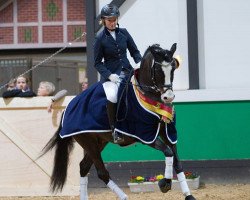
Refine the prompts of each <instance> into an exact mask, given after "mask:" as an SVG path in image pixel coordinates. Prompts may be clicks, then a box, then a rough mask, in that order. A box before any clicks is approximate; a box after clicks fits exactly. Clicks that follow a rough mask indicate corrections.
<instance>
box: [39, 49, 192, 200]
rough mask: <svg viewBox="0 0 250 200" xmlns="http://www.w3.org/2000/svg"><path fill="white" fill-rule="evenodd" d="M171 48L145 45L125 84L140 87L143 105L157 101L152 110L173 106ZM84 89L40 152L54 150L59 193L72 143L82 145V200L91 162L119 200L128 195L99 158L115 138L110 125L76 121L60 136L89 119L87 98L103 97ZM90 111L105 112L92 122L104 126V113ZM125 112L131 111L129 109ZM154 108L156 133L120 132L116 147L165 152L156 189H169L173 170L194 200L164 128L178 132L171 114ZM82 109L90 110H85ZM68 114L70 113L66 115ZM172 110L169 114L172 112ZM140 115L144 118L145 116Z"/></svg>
mask: <svg viewBox="0 0 250 200" xmlns="http://www.w3.org/2000/svg"><path fill="white" fill-rule="evenodd" d="M175 51H176V44H173V45H172V47H171V49H170V50H166V49H163V48H161V47H160V45H157V44H154V45H152V46H150V47H148V49H147V50H146V51H145V53H144V56H143V59H142V61H141V66H140V68H139V69H137V70H136V71H135V73H134V76H133V78H132V79H133V82H129V81H128V82H126V83H125V86H124V89H123V91H126V90H127V88H128V87H130V88H132V91H133V88H137V91H139V93H140V94H141V95H143V97H144V100H145V99H147V100H149V101H148V102H146V104H147V105H148V104H150V103H149V102H153V103H154V102H157V105H155V106H153V107H154V108H159V107H163V108H165V107H167V109H168V108H169V107H168V106H167V105H172V104H171V102H172V101H173V99H174V93H173V89H172V83H173V78H174V71H175V69H176V68H177V67H178V66H179V63H178V61H177V60H176V59H175V58H174V57H173V55H174V53H175ZM100 85H101V83H97V86H95V89H96V88H97V87H98V86H100ZM101 87H102V85H101ZM88 90H90V91H88ZM88 90H86V91H84V92H83V93H81V94H79V95H78V96H76V97H75V98H74V99H73V100H72V101H71V102H70V103H69V105H68V106H67V108H66V110H65V112H64V116H63V117H62V121H61V123H60V126H59V128H58V130H57V131H56V133H55V135H54V136H53V137H52V138H51V139H50V141H49V142H48V143H47V145H46V146H45V147H44V149H43V151H42V155H44V154H45V153H47V152H48V151H49V150H51V149H52V148H54V147H55V148H56V151H55V157H54V169H53V173H52V177H51V189H52V191H53V192H57V191H58V190H62V189H63V186H64V184H65V181H66V177H67V168H68V163H69V154H70V152H71V150H72V149H73V143H74V141H76V142H77V143H78V144H79V145H80V146H81V147H82V148H83V149H84V154H85V155H84V158H83V160H82V161H81V162H80V176H81V179H80V199H81V200H87V199H88V194H87V183H88V177H87V174H88V172H89V170H90V168H91V166H92V165H93V164H94V166H95V168H96V170H97V175H98V177H99V178H100V179H101V180H102V181H103V182H104V183H105V184H106V185H107V187H109V188H110V189H111V190H112V191H113V192H114V193H115V194H116V195H117V196H118V198H119V199H120V200H127V199H128V197H127V195H126V194H125V193H124V192H123V191H122V189H121V188H119V186H118V185H117V184H116V183H114V181H113V180H112V179H111V177H110V175H109V172H108V171H107V169H106V167H105V165H104V162H103V160H102V156H101V152H102V150H103V149H104V148H105V146H106V145H107V144H108V143H109V142H113V137H112V133H111V130H110V127H109V128H108V129H105V128H104V130H97V129H91V130H92V131H91V130H90V129H88V128H87V130H85V129H84V128H82V127H79V126H80V125H79V126H77V127H74V128H73V129H72V130H71V129H70V131H68V132H69V135H67V136H65V135H62V132H63V131H65V129H67V127H68V126H69V127H70V128H71V125H72V124H74V123H75V121H80V122H81V123H82V124H90V123H91V121H92V118H91V120H88V121H87V120H84V119H85V118H84V117H85V115H86V113H83V114H82V113H81V112H84V110H83V111H82V108H84V107H87V108H88V106H89V105H87V106H86V104H88V103H89V102H92V103H93V102H94V103H97V104H99V103H98V102H99V99H101V97H100V96H101V95H99V94H98V95H96V96H98V101H97V102H96V101H93V100H89V98H88V97H86V96H88V95H90V93H91V95H93V94H95V90H94V89H91V88H90V89H88ZM101 94H103V91H102V92H101ZM104 94H105V93H104ZM125 96H126V98H125V99H126V100H128V99H133V98H132V96H131V94H129V93H126V92H125ZM99 97H100V98H99ZM97 104H96V105H97ZM100 104H101V103H100ZM129 104H131V103H129ZM78 105H80V107H77V106H78ZM121 105H122V107H123V105H125V107H126V106H127V104H121ZM131 106H132V108H133V106H134V105H133V104H132V105H131ZM104 107H105V106H104ZM94 110H95V111H96V112H97V115H96V116H103V118H102V119H101V120H102V121H101V122H97V123H96V124H102V123H106V122H107V121H108V119H107V115H105V114H104V115H103V114H102V112H101V111H98V109H94ZM127 110H131V108H129V109H127ZM154 110H157V109H154ZM154 110H153V111H152V110H151V111H150V112H151V113H152V114H154V115H155V116H157V117H158V118H157V120H155V121H154V122H153V124H152V126H153V127H155V129H156V132H155V133H153V132H152V133H151V134H153V137H152V138H153V139H151V140H150V141H149V142H144V140H141V139H140V137H139V136H136V135H133V134H128V133H127V132H126V131H121V133H122V134H124V135H123V136H124V142H122V143H120V144H119V145H120V146H127V145H130V144H133V143H135V142H141V143H144V144H147V145H149V146H150V147H152V148H154V149H157V150H160V151H161V152H162V153H163V154H164V156H165V174H164V178H163V179H161V180H160V181H159V183H158V185H159V187H160V190H161V191H162V192H163V193H165V192H167V191H169V190H170V189H171V183H172V178H173V168H174V170H175V172H176V174H177V178H178V180H179V182H180V186H181V189H182V193H183V194H184V196H185V200H195V198H194V197H193V196H192V195H191V193H190V190H189V187H188V185H187V182H186V178H185V175H184V173H183V169H182V165H181V162H180V160H179V158H178V154H177V148H176V143H174V142H171V141H170V139H169V137H168V134H167V132H168V131H170V132H171V130H174V131H172V132H174V134H176V131H175V119H174V114H173V113H170V117H169V113H168V115H166V116H167V117H166V116H165V115H164V114H162V115H161V113H162V110H161V109H160V112H159V113H155V112H154ZM85 112H88V110H87V111H85ZM71 114H72V116H73V117H70V115H71ZM171 114H173V115H172V116H171ZM87 115H89V113H87ZM93 115H94V114H93ZM164 116H165V118H164ZM129 117H130V116H129ZM130 118H131V117H130ZM141 118H142V117H141V116H140V117H137V118H136V117H135V120H134V121H133V126H136V125H137V123H139V120H140V119H141ZM143 118H144V119H145V117H144V116H143ZM164 119H165V120H164ZM126 120H128V119H124V121H126ZM97 121H98V120H97ZM126 123H127V122H126ZM126 123H125V124H126ZM146 124H147V125H148V124H150V123H149V122H148V121H147V122H146ZM108 126H109V125H108ZM140 126H141V125H140ZM146 129H147V128H146ZM142 131H143V130H142ZM147 134H148V133H147ZM145 135H146V133H145ZM42 155H41V156H42Z"/></svg>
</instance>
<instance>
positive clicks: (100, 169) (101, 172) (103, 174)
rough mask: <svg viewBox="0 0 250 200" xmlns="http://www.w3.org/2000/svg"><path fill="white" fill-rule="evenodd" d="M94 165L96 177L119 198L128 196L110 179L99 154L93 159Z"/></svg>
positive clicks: (121, 199) (122, 199)
mask: <svg viewBox="0 0 250 200" xmlns="http://www.w3.org/2000/svg"><path fill="white" fill-rule="evenodd" d="M93 162H94V165H95V167H96V170H97V175H98V177H99V178H100V179H101V180H102V181H103V182H104V183H105V184H106V185H107V186H108V187H109V188H110V189H111V190H112V191H113V192H114V193H115V194H116V195H117V196H118V197H119V199H120V200H127V199H128V196H127V195H126V194H125V193H124V192H123V191H122V190H121V188H119V186H118V185H116V184H115V182H114V181H112V180H111V178H110V176H109V172H108V171H107V169H106V168H105V165H104V163H103V160H102V158H101V154H100V155H99V157H98V158H96V159H93Z"/></svg>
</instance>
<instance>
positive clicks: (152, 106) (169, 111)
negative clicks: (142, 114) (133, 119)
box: [132, 79, 174, 123]
mask: <svg viewBox="0 0 250 200" xmlns="http://www.w3.org/2000/svg"><path fill="white" fill-rule="evenodd" d="M132 81H133V83H135V79H134V80H132ZM134 91H135V94H136V97H137V99H138V100H139V102H140V103H141V105H142V106H144V108H146V109H148V110H150V111H152V112H154V113H157V114H159V115H161V116H162V120H163V121H164V122H167V123H169V122H170V121H172V120H173V114H174V108H173V104H172V103H168V104H164V103H161V102H158V101H155V100H152V99H150V98H148V97H146V96H145V95H144V94H142V92H141V91H140V90H139V89H138V88H137V86H136V84H134Z"/></svg>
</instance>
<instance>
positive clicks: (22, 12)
mask: <svg viewBox="0 0 250 200" xmlns="http://www.w3.org/2000/svg"><path fill="white" fill-rule="evenodd" d="M17 21H18V22H36V21H38V5H37V0H21V1H20V0H19V1H18V3H17Z"/></svg>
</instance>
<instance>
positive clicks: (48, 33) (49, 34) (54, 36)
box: [43, 26, 63, 43]
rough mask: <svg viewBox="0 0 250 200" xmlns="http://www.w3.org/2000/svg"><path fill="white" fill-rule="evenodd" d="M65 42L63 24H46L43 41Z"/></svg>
mask: <svg viewBox="0 0 250 200" xmlns="http://www.w3.org/2000/svg"><path fill="white" fill-rule="evenodd" d="M60 42H63V27H62V26H44V27H43V43H60Z"/></svg>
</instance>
